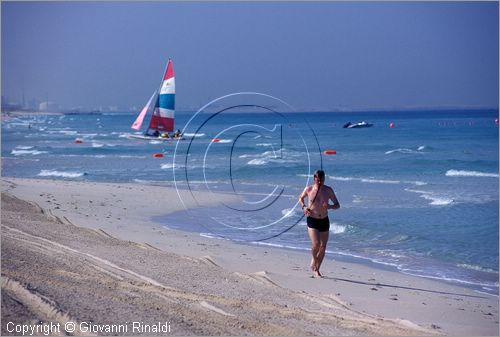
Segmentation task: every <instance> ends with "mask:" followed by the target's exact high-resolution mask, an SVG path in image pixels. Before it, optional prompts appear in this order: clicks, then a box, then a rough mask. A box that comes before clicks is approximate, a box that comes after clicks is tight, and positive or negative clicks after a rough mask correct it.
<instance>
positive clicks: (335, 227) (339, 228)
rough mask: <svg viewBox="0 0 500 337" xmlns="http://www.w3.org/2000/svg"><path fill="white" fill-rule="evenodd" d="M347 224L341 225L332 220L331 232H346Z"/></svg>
mask: <svg viewBox="0 0 500 337" xmlns="http://www.w3.org/2000/svg"><path fill="white" fill-rule="evenodd" d="M346 228H347V226H344V225H339V224H338V223H336V222H330V232H331V233H333V234H342V233H344V232H345V230H346Z"/></svg>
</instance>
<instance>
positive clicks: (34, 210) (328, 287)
mask: <svg viewBox="0 0 500 337" xmlns="http://www.w3.org/2000/svg"><path fill="white" fill-rule="evenodd" d="M158 195H161V196H162V199H163V200H165V199H167V200H168V202H159V201H158V200H159V199H158ZM231 198H232V197H230V196H225V195H219V196H217V198H214V197H213V195H207V196H206V198H201V199H200V200H201V203H202V206H204V207H210V206H211V205H216V204H218V202H220V200H226V201H227V200H229V199H231ZM187 206H188V207H193V206H195V205H187ZM183 207H184V206H183V205H182V204H181V203H180V202H179V199H178V196H177V191H175V190H174V189H169V188H165V187H159V186H144V185H138V184H110V183H91V182H73V181H53V180H42V179H14V178H5V177H4V178H3V180H2V230H1V234H2V334H3V335H5V334H8V335H10V334H16V333H13V332H11V331H9V330H7V329H12V328H13V327H14V326H16V324H18V325H22V324H28V325H30V326H35V325H36V323H37V322H39V321H43V322H45V324H46V326H47V325H50V323H53V324H57V323H59V324H60V326H61V329H63V327H64V325H65V324H67V323H68V322H73V323H74V324H75V326H76V327H77V329H76V330H75V331H74V332H73V333H72V334H79V333H82V334H85V335H88V334H89V332H88V331H86V332H85V331H81V329H80V327H82V328H83V329H84V328H85V327H88V324H89V322H91V323H92V324H93V325H94V326H97V328H95V329H97V330H96V331H94V333H95V334H98V335H101V334H118V335H135V334H163V335H164V334H172V335H221V334H224V335H245V334H254V335H461V336H463V335H474V336H479V335H498V332H499V330H498V320H499V319H498V297H495V296H490V295H486V294H481V293H477V292H474V291H472V290H470V289H467V288H464V287H457V286H451V285H449V284H446V283H443V282H437V281H433V280H427V279H423V278H417V277H412V276H408V275H403V274H401V273H397V272H392V271H387V270H381V269H375V268H370V267H368V266H365V265H362V264H357V263H345V262H340V261H336V260H331V259H328V260H326V261H325V262H324V263H323V267H322V272H323V275H324V276H325V277H324V278H322V279H314V278H311V275H310V271H309V268H308V266H309V256H308V254H305V253H303V252H298V251H291V250H285V249H277V248H270V247H259V246H248V245H242V244H236V243H232V242H230V241H227V240H220V239H209V238H204V237H201V236H199V235H196V234H191V233H184V232H179V231H174V230H169V229H166V228H164V227H162V226H160V225H158V224H155V223H152V222H151V220H150V217H151V216H154V215H163V214H166V213H169V212H174V211H176V210H181V209H183ZM200 221H203V219H200ZM304 235H306V234H305V233H304ZM9 322H12V323H11V324H10V325H9V326H7V324H8V323H9ZM133 322H136V323H137V322H143V326H144V325H148V326H150V328H151V327H152V326H158V328H160V326H161V327H163V328H166V327H168V328H169V329H170V331H169V332H168V333H165V331H163V332H161V331H158V332H157V333H154V332H149V333H143V332H141V331H139V330H134V331H133ZM167 323H168V324H167ZM113 326H114V327H116V328H118V327H120V326H121V327H122V329H123V328H125V327H126V328H127V329H128V330H127V331H126V332H124V331H121V332H114V333H112V332H106V331H102V330H103V329H105V328H106V327H107V328H111V327H113ZM138 327H140V324H139V325H138ZM99 328H100V329H101V331H99ZM63 332H64V331H63ZM39 335H42V333H39Z"/></svg>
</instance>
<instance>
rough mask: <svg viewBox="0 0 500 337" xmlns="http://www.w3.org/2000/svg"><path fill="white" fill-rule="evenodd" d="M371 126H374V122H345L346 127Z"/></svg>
mask: <svg viewBox="0 0 500 337" xmlns="http://www.w3.org/2000/svg"><path fill="white" fill-rule="evenodd" d="M371 126H373V124H371V123H367V122H365V121H362V122H358V123H351V122H347V123H346V124H344V128H346V129H358V128H369V127H371Z"/></svg>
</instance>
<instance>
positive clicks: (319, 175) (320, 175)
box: [314, 170, 325, 180]
mask: <svg viewBox="0 0 500 337" xmlns="http://www.w3.org/2000/svg"><path fill="white" fill-rule="evenodd" d="M314 176H315V177H317V178H318V179H321V180H323V179H325V171H323V170H317V171H316V172H314Z"/></svg>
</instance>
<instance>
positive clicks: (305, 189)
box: [299, 187, 307, 208]
mask: <svg viewBox="0 0 500 337" xmlns="http://www.w3.org/2000/svg"><path fill="white" fill-rule="evenodd" d="M305 197H307V187H306V188H304V191H302V194H301V195H300V197H299V203H300V206H301V207H302V208H304V207H305V205H306V204H305V202H304V199H305Z"/></svg>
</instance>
